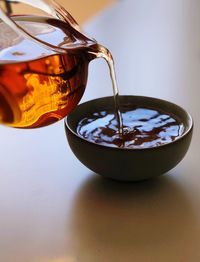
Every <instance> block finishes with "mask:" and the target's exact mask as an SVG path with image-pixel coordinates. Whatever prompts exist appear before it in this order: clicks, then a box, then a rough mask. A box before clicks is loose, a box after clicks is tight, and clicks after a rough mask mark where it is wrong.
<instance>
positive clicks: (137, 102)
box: [65, 96, 193, 181]
mask: <svg viewBox="0 0 200 262" xmlns="http://www.w3.org/2000/svg"><path fill="white" fill-rule="evenodd" d="M119 104H120V112H121V114H120V115H121V128H120V126H119V121H120V120H119V119H118V117H117V114H116V112H115V110H114V108H115V105H114V100H113V97H103V98H99V99H95V100H91V101H88V102H86V103H83V104H80V105H79V106H77V108H76V109H75V110H74V111H73V112H72V113H71V114H70V115H69V116H68V117H67V118H66V119H65V130H66V135H67V139H68V143H69V145H70V147H71V150H72V151H73V153H74V154H75V155H76V157H77V158H78V159H79V160H80V161H81V162H82V163H83V164H84V165H85V166H86V167H88V168H89V169H91V170H92V171H93V172H95V173H97V174H99V175H102V176H104V177H106V178H111V179H115V180H121V181H139V180H145V179H149V178H153V177H156V176H159V175H161V174H164V173H166V172H167V171H169V170H171V169H172V168H174V167H175V166H176V165H177V164H178V163H179V162H180V161H181V160H182V159H183V157H184V156H185V154H186V152H187V150H188V148H189V145H190V142H191V138H192V131H193V120H192V117H191V116H190V114H189V113H188V112H186V111H185V110H184V109H183V108H181V107H180V106H178V105H176V104H173V103H171V102H168V101H165V100H161V99H156V98H151V97H143V96H120V97H119Z"/></svg>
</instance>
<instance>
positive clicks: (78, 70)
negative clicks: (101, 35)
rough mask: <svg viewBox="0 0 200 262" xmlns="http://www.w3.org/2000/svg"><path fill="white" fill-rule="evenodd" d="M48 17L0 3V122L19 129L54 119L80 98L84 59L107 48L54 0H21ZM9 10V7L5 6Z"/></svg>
mask: <svg viewBox="0 0 200 262" xmlns="http://www.w3.org/2000/svg"><path fill="white" fill-rule="evenodd" d="M10 2H21V3H25V4H28V5H31V6H33V7H36V8H39V9H41V10H43V11H45V12H46V13H47V16H36V15H12V14H8V12H7V13H5V12H4V11H3V9H2V8H0V18H1V19H0V123H1V124H5V125H8V126H11V127H17V128H35V127H42V126H46V125H49V124H52V123H54V122H56V121H58V120H60V119H62V118H63V117H65V116H66V115H68V114H69V113H70V112H71V111H72V110H73V109H74V108H75V107H76V105H77V104H78V103H79V101H80V99H81V97H82V95H83V93H84V90H85V87H86V82H87V75H88V64H89V62H90V61H91V60H92V59H94V58H97V57H104V58H105V56H107V55H108V52H109V51H108V50H107V49H106V48H103V47H102V46H100V45H98V44H97V42H96V41H95V40H94V39H90V38H88V37H87V36H85V35H84V34H83V33H82V31H81V29H80V27H79V26H78V24H77V23H76V21H75V20H74V19H73V18H72V16H71V15H70V14H69V13H68V12H67V11H66V10H65V9H64V8H63V7H61V6H60V5H59V4H57V3H56V2H54V1H53V0H48V1H47V0H20V1H12V0H10V1H6V3H7V5H8V3H10ZM7 10H8V11H10V8H7Z"/></svg>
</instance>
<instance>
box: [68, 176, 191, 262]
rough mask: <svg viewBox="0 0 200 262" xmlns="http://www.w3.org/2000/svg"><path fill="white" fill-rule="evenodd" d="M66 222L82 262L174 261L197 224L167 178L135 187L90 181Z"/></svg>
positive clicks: (181, 194)
mask: <svg viewBox="0 0 200 262" xmlns="http://www.w3.org/2000/svg"><path fill="white" fill-rule="evenodd" d="M70 221H71V222H70V230H71V236H72V239H71V244H72V248H73V250H74V253H75V254H78V256H80V258H81V261H82V262H86V261H95V262H97V261H98V262H102V261H178V260H175V257H176V256H177V259H178V257H179V255H180V254H181V253H182V252H183V250H182V244H183V242H184V243H185V241H187V238H188V232H189V231H190V230H191V225H194V224H195V219H194V215H193V209H192V206H191V204H190V201H189V197H188V196H187V193H186V192H185V191H184V189H183V188H182V187H181V185H179V184H178V183H177V182H176V180H175V179H174V178H173V177H172V176H171V175H170V174H168V175H164V176H162V177H159V178H156V179H151V180H147V181H143V182H137V183H120V182H116V181H112V180H107V179H105V178H102V177H100V176H98V175H92V177H90V178H89V179H88V180H87V181H86V182H85V183H83V184H82V185H81V186H80V188H79V190H78V192H77V193H76V195H75V199H74V205H73V206H72V208H71V220H70ZM174 249H176V252H174ZM148 256H150V257H149V258H148ZM165 256H168V258H167V259H166V260H165V259H164V257H165ZM108 259H109V260H108ZM169 259H171V260H169Z"/></svg>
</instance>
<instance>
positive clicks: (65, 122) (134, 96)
mask: <svg viewBox="0 0 200 262" xmlns="http://www.w3.org/2000/svg"><path fill="white" fill-rule="evenodd" d="M112 97H113V96H105V97H99V98H95V99H92V100H88V101H86V102H83V103H81V104H79V105H77V107H76V108H78V107H79V106H82V105H84V104H87V103H91V102H95V101H97V100H102V99H105V98H106V99H108V98H112ZM119 97H132V98H140V99H150V100H151V99H152V100H155V101H159V102H164V103H168V104H172V105H174V106H176V107H178V108H180V109H181V110H182V111H183V112H184V113H185V114H186V115H187V117H188V119H189V121H188V123H189V125H188V129H187V130H186V131H184V132H183V134H181V135H180V136H179V137H178V138H177V139H175V140H174V141H171V142H168V143H165V144H161V145H159V146H154V147H144V148H124V147H111V146H107V145H101V144H98V143H95V142H92V141H89V140H87V139H86V138H84V137H82V136H80V135H78V134H77V133H76V132H75V131H74V130H73V129H72V128H71V127H70V126H69V123H68V119H69V118H70V116H71V113H70V114H69V115H68V116H66V117H65V118H64V125H65V126H66V128H67V129H68V130H69V131H70V132H71V133H72V134H73V135H74V136H76V137H77V138H78V139H80V140H83V141H85V142H87V143H89V144H92V145H94V146H97V147H102V148H106V149H110V150H126V151H148V150H156V149H159V148H163V147H166V146H169V145H172V144H174V143H177V142H178V141H180V140H182V139H183V138H184V137H185V136H187V135H188V134H189V133H190V132H191V131H192V130H193V127H194V120H193V117H192V116H191V114H190V113H189V112H188V111H187V110H185V109H184V108H183V107H181V106H179V105H177V104H175V103H173V102H170V101H168V100H165V99H160V98H156V97H151V96H140V95H120V96H119ZM76 108H75V109H74V110H73V111H72V113H73V112H74V111H75V110H76Z"/></svg>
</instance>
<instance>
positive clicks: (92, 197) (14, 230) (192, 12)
mask: <svg viewBox="0 0 200 262" xmlns="http://www.w3.org/2000/svg"><path fill="white" fill-rule="evenodd" d="M85 31H86V32H88V33H89V34H90V35H92V36H94V37H95V38H96V39H98V40H99V42H101V43H103V44H104V45H106V46H107V47H108V48H109V49H110V50H111V51H112V53H113V56H114V57H115V63H116V70H117V75H118V82H119V86H120V92H121V94H141V95H147V96H155V97H159V98H164V99H167V100H170V101H172V102H175V103H178V104H179V105H181V106H183V107H185V108H186V109H188V110H189V111H190V112H191V114H192V115H193V118H194V120H195V130H194V136H193V141H192V144H191V147H190V150H189V152H188V154H187V156H186V157H185V159H184V160H183V161H182V162H181V163H180V164H179V165H178V166H177V167H176V168H175V169H173V170H171V171H170V172H169V173H168V174H166V175H164V176H162V177H160V178H159V179H155V180H152V181H148V182H143V183H137V184H123V183H116V182H113V181H107V180H104V179H101V178H100V177H99V176H98V175H95V174H93V173H92V172H91V171H90V170H88V169H87V168H86V167H84V166H83V165H82V164H81V163H80V162H78V160H77V159H76V158H75V157H74V155H73V154H72V152H71V151H70V149H69V146H68V144H67V141H66V138H65V133H64V128H63V121H61V122H59V123H57V124H55V125H53V126H49V127H46V128H43V129H38V130H31V131H26V130H16V129H9V128H6V127H3V126H1V127H0V139H1V140H0V141H1V144H0V262H132V261H134V262H143V261H144V262H199V261H200V176H199V175H200V174H199V173H200V156H199V151H200V136H199V130H200V101H199V100H200V1H198V0H168V1H165V0H151V1H148V0H124V1H120V2H119V3H117V4H116V5H114V6H113V7H111V8H109V9H108V10H106V11H105V12H104V13H101V14H99V16H97V17H96V18H95V19H94V20H92V21H90V22H89V23H88V24H87V25H86V27H85ZM111 93H112V92H111V84H110V82H109V77H108V73H107V67H106V65H105V62H104V61H101V60H96V61H94V62H93V63H91V65H90V72H89V80H88V86H87V90H86V92H85V95H84V98H83V100H82V101H85V100H88V99H92V98H96V97H100V96H107V95H110V94H111Z"/></svg>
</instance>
